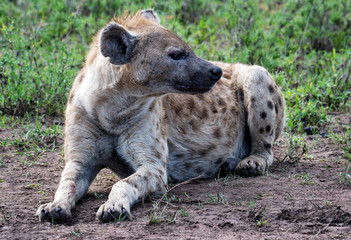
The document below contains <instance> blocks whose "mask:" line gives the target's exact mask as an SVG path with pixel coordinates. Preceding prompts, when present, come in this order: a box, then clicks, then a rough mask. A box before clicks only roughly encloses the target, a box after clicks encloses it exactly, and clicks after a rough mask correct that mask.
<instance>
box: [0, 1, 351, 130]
mask: <svg viewBox="0 0 351 240" xmlns="http://www.w3.org/2000/svg"><path fill="white" fill-rule="evenodd" d="M145 8H154V9H155V10H156V11H157V13H158V14H159V16H160V18H161V21H162V22H161V23H162V24H163V25H164V26H166V27H168V28H169V29H171V30H172V31H174V32H176V33H177V34H178V35H180V36H181V37H182V38H183V39H184V40H185V41H186V42H187V43H188V44H189V45H190V46H191V47H192V48H193V49H194V50H195V52H196V53H197V54H198V55H199V56H200V57H203V58H205V59H209V60H218V61H224V62H241V63H247V64H257V65H262V66H264V67H265V68H267V69H268V71H269V72H271V73H272V75H273V76H274V78H275V80H276V82H277V83H278V85H279V86H280V87H281V88H282V90H283V93H284V96H285V100H286V103H287V110H286V112H287V122H286V123H287V124H286V126H287V131H298V132H300V131H301V130H302V129H303V127H306V126H310V125H313V126H318V125H320V124H323V122H326V121H328V120H329V119H328V112H331V111H349V109H350V101H349V99H350V96H351V88H350V86H351V83H350V82H351V80H350V69H351V57H350V56H351V1H349V0H340V1H339V0H329V1H327V0H326V1H318V0H288V1H279V0H232V1H225V0H215V1H209V0H198V1H195V0H188V1H186V0H185V1H177V0H167V1H164V0H163V1H151V0H149V1H129V0H118V1H117V0H86V1H84V0H81V1H68V0H66V1H49V0H32V1H28V0H17V1H6V0H0V30H1V32H0V93H1V94H0V116H1V119H2V120H1V121H2V123H3V124H4V123H5V122H6V121H5V120H4V119H5V118H6V119H8V118H9V116H11V117H12V116H20V117H23V116H29V117H33V116H38V115H41V116H55V115H62V114H63V113H64V110H65V104H66V100H67V96H68V92H69V89H70V86H71V84H72V81H73V79H74V77H75V75H76V74H77V73H78V71H79V69H80V68H81V67H82V65H83V64H84V58H85V55H86V53H87V51H88V49H89V44H90V42H91V40H92V37H93V36H94V34H95V33H96V32H97V31H98V30H99V29H100V28H101V27H103V26H104V25H105V24H106V22H107V21H109V20H110V19H111V18H112V17H113V16H117V15H119V14H121V13H124V12H126V11H130V12H135V11H137V10H138V9H145Z"/></svg>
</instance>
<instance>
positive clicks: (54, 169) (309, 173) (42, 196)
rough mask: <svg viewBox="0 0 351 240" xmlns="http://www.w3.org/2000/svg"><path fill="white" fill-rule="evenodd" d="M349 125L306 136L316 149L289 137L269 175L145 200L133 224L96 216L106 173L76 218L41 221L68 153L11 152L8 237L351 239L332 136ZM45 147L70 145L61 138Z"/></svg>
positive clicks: (0, 224)
mask: <svg viewBox="0 0 351 240" xmlns="http://www.w3.org/2000/svg"><path fill="white" fill-rule="evenodd" d="M350 125H351V116H350V114H349V113H343V114H340V113H335V114H332V121H331V123H329V124H326V125H324V126H319V133H316V134H314V135H306V136H305V137H304V140H303V142H304V143H305V144H306V148H305V149H307V150H308V152H307V153H304V154H302V153H303V148H302V147H295V148H294V145H293V144H290V141H289V136H288V135H287V134H285V135H284V136H283V137H282V138H281V139H280V140H279V141H278V142H277V143H276V145H275V146H274V154H275V163H274V164H273V166H272V167H271V168H270V169H269V172H268V173H267V174H265V175H264V176H258V177H252V178H242V177H239V176H235V175H225V174H224V175H223V176H219V177H218V178H215V179H208V180H194V181H191V182H190V183H187V184H181V185H179V186H176V187H174V188H173V189H172V190H171V191H170V192H169V193H168V194H167V195H166V197H165V198H164V199H163V200H162V201H157V200H156V199H145V201H144V202H141V203H138V204H136V205H135V206H134V207H133V209H132V214H133V216H134V220H132V221H129V220H128V221H122V222H113V223H107V224H106V223H101V222H99V221H98V220H96V218H95V213H96V211H97V209H98V208H99V206H100V205H101V204H103V203H104V202H105V201H106V200H107V197H108V193H109V191H110V189H111V187H112V185H113V184H114V183H115V182H116V181H117V179H116V178H115V176H114V175H113V174H112V172H111V171H109V170H103V171H102V172H101V173H100V174H99V175H98V176H97V178H96V180H95V181H94V183H93V185H92V186H91V187H90V190H89V192H88V194H87V195H86V196H85V197H84V198H83V199H82V200H80V201H79V202H78V203H77V205H76V207H75V208H74V210H73V212H72V214H73V217H72V219H71V220H69V221H68V222H65V223H49V222H39V221H38V219H37V217H35V216H34V214H35V212H36V210H37V208H38V206H39V205H40V203H43V202H48V201H52V200H53V197H54V193H55V190H56V187H57V185H58V182H59V179H60V174H61V171H62V169H63V167H64V162H63V156H62V151H46V152H44V153H41V154H40V155H38V153H36V152H33V153H29V154H27V155H21V154H18V153H16V152H18V148H15V147H12V146H11V147H10V146H5V147H3V146H2V147H0V157H1V159H2V162H3V164H4V166H2V167H0V181H1V182H0V239H79V238H84V239H351V191H350V190H351V185H350V184H346V183H345V181H343V179H341V175H340V173H342V172H346V171H347V163H348V161H347V160H346V159H345V157H344V155H343V151H342V147H343V146H342V145H341V144H335V143H334V141H333V139H332V137H331V135H330V133H331V132H333V133H343V132H344V131H346V126H350ZM12 132H16V129H0V138H1V139H5V137H8V138H11V137H13V134H12ZM323 132H329V135H327V136H325V137H322V136H321V135H320V133H323ZM54 140H55V141H54ZM43 141H46V144H49V146H52V145H53V144H54V143H55V144H56V145H57V144H58V145H62V143H63V142H62V139H61V138H60V137H57V138H55V139H44V140H43ZM50 144H51V145H50ZM20 148H21V147H20ZM60 149H61V148H60ZM289 149H290V151H289ZM22 151H24V150H23V146H22ZM344 180H345V179H344ZM172 186H174V185H171V186H170V187H172ZM152 216H154V217H152Z"/></svg>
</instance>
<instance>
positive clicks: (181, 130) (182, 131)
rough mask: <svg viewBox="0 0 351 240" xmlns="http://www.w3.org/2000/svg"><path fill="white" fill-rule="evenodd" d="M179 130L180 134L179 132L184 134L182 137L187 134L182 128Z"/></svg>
mask: <svg viewBox="0 0 351 240" xmlns="http://www.w3.org/2000/svg"><path fill="white" fill-rule="evenodd" d="M179 130H180V132H181V133H182V134H184V135H186V134H187V132H186V130H185V128H184V127H180V128H179Z"/></svg>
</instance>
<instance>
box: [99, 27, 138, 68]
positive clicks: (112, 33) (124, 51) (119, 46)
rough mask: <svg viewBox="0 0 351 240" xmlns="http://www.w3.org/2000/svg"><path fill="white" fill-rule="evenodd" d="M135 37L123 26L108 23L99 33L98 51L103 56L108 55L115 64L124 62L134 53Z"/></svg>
mask: <svg viewBox="0 0 351 240" xmlns="http://www.w3.org/2000/svg"><path fill="white" fill-rule="evenodd" d="M137 41H138V39H137V37H135V36H133V35H132V34H130V33H129V32H128V30H127V29H125V28H124V27H123V26H121V25H119V24H117V23H110V24H109V25H108V26H107V27H106V28H104V29H103V30H102V32H101V35H100V51H101V54H102V55H103V56H104V57H110V62H111V63H112V64H115V65H122V64H126V63H128V62H129V61H130V59H131V58H132V57H133V55H134V47H135V44H136V43H137Z"/></svg>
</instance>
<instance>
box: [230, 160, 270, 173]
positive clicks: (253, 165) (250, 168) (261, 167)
mask: <svg viewBox="0 0 351 240" xmlns="http://www.w3.org/2000/svg"><path fill="white" fill-rule="evenodd" d="M266 168H267V163H266V161H265V160H264V159H262V158H260V157H257V156H248V157H246V158H244V159H243V160H241V161H240V162H239V163H238V165H237V166H236V168H235V172H236V173H238V174H239V175H242V176H245V177H252V176H259V175H263V173H264V172H265V170H266Z"/></svg>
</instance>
